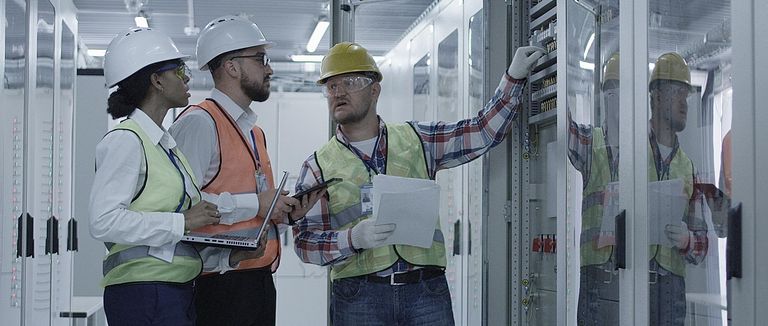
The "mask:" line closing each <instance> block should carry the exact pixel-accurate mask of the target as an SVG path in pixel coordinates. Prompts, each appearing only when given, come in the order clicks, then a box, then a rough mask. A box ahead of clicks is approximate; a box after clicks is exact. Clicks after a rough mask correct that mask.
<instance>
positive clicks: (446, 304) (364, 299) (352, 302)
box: [330, 275, 454, 326]
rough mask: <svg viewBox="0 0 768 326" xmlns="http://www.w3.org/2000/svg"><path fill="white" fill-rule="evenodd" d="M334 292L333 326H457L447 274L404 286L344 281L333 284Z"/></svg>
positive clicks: (332, 299) (351, 280) (359, 279)
mask: <svg viewBox="0 0 768 326" xmlns="http://www.w3.org/2000/svg"><path fill="white" fill-rule="evenodd" d="M332 291H333V292H332V294H331V311H330V313H331V318H332V319H333V325H334V326H452V325H454V320H453V308H452V307H453V306H452V304H451V293H450V292H449V290H448V282H447V281H446V279H445V275H440V276H438V277H435V278H431V279H428V280H421V281H419V282H418V283H412V284H404V285H389V284H383V283H371V282H369V281H367V280H366V279H365V277H350V278H342V279H338V280H335V281H333V286H332Z"/></svg>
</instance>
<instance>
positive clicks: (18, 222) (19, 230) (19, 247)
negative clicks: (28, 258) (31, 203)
mask: <svg viewBox="0 0 768 326" xmlns="http://www.w3.org/2000/svg"><path fill="white" fill-rule="evenodd" d="M23 223H24V214H23V213H22V214H21V215H19V217H18V218H17V219H16V257H17V258H18V257H21V256H22V255H24V253H23V250H24V247H23V246H22V245H21V236H22V235H23V234H24V233H22V229H23V227H22V226H23V225H24V224H23Z"/></svg>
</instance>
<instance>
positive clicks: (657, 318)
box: [648, 52, 708, 325]
mask: <svg viewBox="0 0 768 326" xmlns="http://www.w3.org/2000/svg"><path fill="white" fill-rule="evenodd" d="M648 89H649V91H650V104H651V121H650V123H649V126H650V131H649V137H648V138H649V147H648V150H649V155H648V160H649V162H648V163H649V167H648V181H649V183H650V184H649V189H650V188H651V186H652V183H653V182H654V181H667V180H675V179H679V180H681V181H682V184H683V192H684V194H683V195H684V196H685V198H688V199H689V204H692V203H693V202H694V200H695V198H694V193H695V192H694V181H695V170H694V166H693V162H692V161H691V159H690V158H688V156H687V155H686V154H685V152H684V151H683V150H682V148H680V142H679V141H678V137H677V133H679V132H681V131H683V130H684V129H685V125H686V120H687V118H688V101H687V99H688V95H689V93H690V92H691V89H692V87H691V73H690V70H689V69H688V64H687V63H686V62H685V60H684V59H683V57H682V56H680V55H679V54H677V53H674V52H670V53H665V54H662V55H661V56H659V58H658V59H657V60H656V65H655V66H654V68H653V72H652V73H651V81H650V84H649V85H648ZM649 193H650V192H649ZM652 200H654V199H653V198H650V197H649V201H652ZM661 200H664V198H661ZM659 204H661V203H656V205H659ZM694 211H695V210H694V208H693V207H691V206H689V207H688V208H687V209H686V210H685V212H684V214H683V216H681V217H677V216H672V218H673V219H681V221H680V223H679V224H674V223H673V224H667V225H665V226H664V233H665V235H666V236H667V238H668V239H670V240H671V242H672V246H669V245H668V244H664V243H660V244H657V245H656V244H652V245H651V246H650V248H649V255H650V257H651V261H650V269H649V278H650V280H649V282H650V293H649V301H650V314H651V316H650V317H651V319H650V323H651V324H652V325H683V324H684V322H685V308H686V303H685V265H686V264H688V263H690V264H698V263H700V262H701V261H702V260H703V259H704V257H705V256H706V254H707V248H708V240H707V227H706V224H705V222H704V221H703V220H702V219H701V217H699V216H694ZM648 223H654V221H648Z"/></svg>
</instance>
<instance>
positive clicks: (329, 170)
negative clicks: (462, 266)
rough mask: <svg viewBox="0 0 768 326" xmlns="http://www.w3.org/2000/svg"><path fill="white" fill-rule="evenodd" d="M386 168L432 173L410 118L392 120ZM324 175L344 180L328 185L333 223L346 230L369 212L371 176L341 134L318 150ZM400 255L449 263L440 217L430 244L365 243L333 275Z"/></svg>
mask: <svg viewBox="0 0 768 326" xmlns="http://www.w3.org/2000/svg"><path fill="white" fill-rule="evenodd" d="M386 128H387V170H386V171H387V174H388V175H394V176H401V177H410V178H420V179H428V178H429V175H428V173H427V165H426V158H425V157H424V149H423V147H422V144H421V139H420V138H419V136H418V134H417V133H416V131H415V130H413V127H411V126H410V125H408V124H402V125H387V126H386ZM315 159H316V160H317V163H318V166H319V167H320V170H321V171H322V175H323V178H324V179H326V180H327V179H329V178H336V177H338V178H342V179H343V180H344V181H342V182H340V183H337V184H335V185H333V186H331V187H329V188H328V196H329V198H330V200H329V210H330V215H331V226H332V227H333V228H334V229H336V230H346V229H349V228H351V227H353V226H354V225H355V224H357V223H359V222H360V221H362V220H364V219H366V218H368V216H367V215H363V214H362V211H361V206H360V186H361V185H362V184H364V183H367V182H368V181H369V180H368V178H369V176H368V172H367V170H366V169H365V166H364V164H363V162H362V161H361V160H360V158H359V157H358V156H357V155H356V154H354V153H352V152H351V151H350V150H349V149H347V148H346V146H344V145H343V144H342V143H341V142H339V141H338V140H337V139H336V137H333V138H332V139H331V140H330V141H329V142H328V143H327V144H326V145H324V146H323V147H322V148H321V149H320V150H318V151H317V152H316V153H315ZM398 257H400V258H402V259H404V260H405V261H407V262H409V263H410V264H412V265H416V266H439V267H445V265H446V259H445V239H444V237H443V233H442V232H441V231H440V222H439V221H438V223H437V225H436V226H435V234H434V235H433V242H432V247H431V248H428V249H427V248H419V247H413V246H405V245H394V246H386V247H379V248H375V249H366V250H363V251H361V252H360V253H358V254H356V255H354V256H352V257H350V258H349V259H348V260H346V261H345V262H343V263H339V264H336V265H334V266H332V268H331V279H332V280H335V279H340V278H345V277H353V276H359V275H365V274H370V273H375V272H378V271H381V270H384V269H386V268H388V267H390V266H391V265H392V264H394V263H395V261H397V259H398Z"/></svg>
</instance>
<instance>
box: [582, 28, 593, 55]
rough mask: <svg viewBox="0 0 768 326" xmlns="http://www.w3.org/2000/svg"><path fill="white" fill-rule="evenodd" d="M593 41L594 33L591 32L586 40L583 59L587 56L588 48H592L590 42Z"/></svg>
mask: <svg viewBox="0 0 768 326" xmlns="http://www.w3.org/2000/svg"><path fill="white" fill-rule="evenodd" d="M594 41H595V33H592V35H590V36H589V39H588V40H587V46H586V48H585V49H584V59H586V58H587V54H589V50H590V49H592V42H594Z"/></svg>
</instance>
